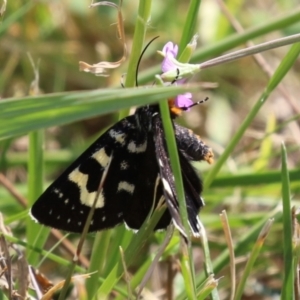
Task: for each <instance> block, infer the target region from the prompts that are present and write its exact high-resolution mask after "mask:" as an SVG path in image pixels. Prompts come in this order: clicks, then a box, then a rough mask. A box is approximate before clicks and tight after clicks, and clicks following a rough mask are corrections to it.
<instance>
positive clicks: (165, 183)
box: [162, 178, 173, 196]
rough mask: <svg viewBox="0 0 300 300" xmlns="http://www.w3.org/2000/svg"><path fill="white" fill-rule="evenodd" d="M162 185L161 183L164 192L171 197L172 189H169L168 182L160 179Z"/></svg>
mask: <svg viewBox="0 0 300 300" xmlns="http://www.w3.org/2000/svg"><path fill="white" fill-rule="evenodd" d="M162 183H163V185H164V189H165V191H166V192H167V193H168V194H169V195H170V196H173V193H172V189H171V187H170V185H169V182H168V181H167V180H166V179H164V178H162Z"/></svg>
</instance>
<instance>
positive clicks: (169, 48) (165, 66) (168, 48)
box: [161, 42, 178, 73]
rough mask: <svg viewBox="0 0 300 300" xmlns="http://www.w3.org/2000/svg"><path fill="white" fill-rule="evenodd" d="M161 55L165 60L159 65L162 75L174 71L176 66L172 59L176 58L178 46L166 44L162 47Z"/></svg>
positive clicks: (170, 43)
mask: <svg viewBox="0 0 300 300" xmlns="http://www.w3.org/2000/svg"><path fill="white" fill-rule="evenodd" d="M162 53H163V54H164V56H165V58H164V60H163V62H162V64H161V70H162V71H163V72H164V73H165V72H168V71H172V70H176V65H175V64H174V61H173V59H175V58H176V56H177V53H178V46H177V45H176V44H173V43H172V42H168V43H166V44H165V46H164V47H163V50H162Z"/></svg>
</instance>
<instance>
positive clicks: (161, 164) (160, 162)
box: [158, 158, 163, 167]
mask: <svg viewBox="0 0 300 300" xmlns="http://www.w3.org/2000/svg"><path fill="white" fill-rule="evenodd" d="M158 163H159V165H160V166H161V167H163V163H162V161H161V159H160V158H159V159H158Z"/></svg>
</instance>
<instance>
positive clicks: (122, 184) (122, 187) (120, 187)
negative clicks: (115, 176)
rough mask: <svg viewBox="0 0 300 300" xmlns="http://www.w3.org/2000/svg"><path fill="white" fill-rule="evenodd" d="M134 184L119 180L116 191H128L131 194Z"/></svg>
mask: <svg viewBox="0 0 300 300" xmlns="http://www.w3.org/2000/svg"><path fill="white" fill-rule="evenodd" d="M134 188H135V186H134V184H130V183H128V182H126V181H120V182H119V185H118V190H117V192H120V191H121V190H123V191H126V192H128V193H129V194H133V192H134Z"/></svg>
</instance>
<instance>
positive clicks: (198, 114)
mask: <svg viewBox="0 0 300 300" xmlns="http://www.w3.org/2000/svg"><path fill="white" fill-rule="evenodd" d="M1 3H2V5H3V3H4V2H3V1H2V2H0V4H1ZM116 3H117V4H118V2H116ZM89 4H90V2H89V1H85V0H76V1H67V0H61V1H26V2H24V1H19V0H14V1H8V3H7V7H6V11H5V12H4V13H3V16H2V18H1V24H0V97H1V99H5V98H10V97H15V98H20V97H23V96H26V95H28V93H29V90H30V84H31V82H32V80H33V78H34V73H33V69H32V66H31V64H30V61H29V59H28V56H27V53H29V54H30V55H31V57H32V58H33V60H34V61H35V63H36V64H38V66H39V68H38V69H39V88H40V93H41V94H50V93H56V92H67V91H80V90H93V89H105V88H109V87H120V86H121V83H122V82H123V80H124V79H123V77H122V76H123V75H124V74H125V76H126V70H127V62H125V63H124V64H123V65H122V66H121V67H120V68H118V69H114V70H112V71H111V72H110V73H109V76H108V77H96V76H94V75H92V74H88V73H85V72H80V71H79V67H78V62H79V61H85V62H87V63H90V64H93V63H96V62H99V61H102V60H105V61H116V60H118V59H120V58H121V56H122V44H121V43H120V41H119V40H118V35H117V28H116V16H117V12H116V10H115V9H113V8H109V7H99V8H89ZM225 4H226V7H227V9H228V11H229V12H230V14H231V17H232V19H231V21H232V22H239V23H240V24H241V25H242V26H243V28H244V29H245V30H246V32H251V30H253V31H254V32H255V34H254V38H253V40H252V41H253V42H254V43H255V44H258V43H262V42H265V41H271V40H273V39H276V38H280V37H283V36H287V35H290V34H294V33H298V32H299V31H300V17H298V20H299V21H297V17H295V16H297V14H300V7H299V3H298V1H291V0H287V1H282V0H277V1H274V0H273V1H269V0H267V1H263V2H262V1H242V0H234V1H233V0H229V1H226V3H225ZM188 5H189V1H179V0H178V1H174V0H164V1H159V0H156V1H153V4H152V10H151V19H150V20H149V22H148V30H147V33H146V38H145V41H146V42H148V41H150V39H151V38H153V37H154V36H157V35H158V36H159V39H157V40H156V41H155V42H153V43H152V45H151V46H150V47H149V49H148V50H147V51H146V53H145V55H144V57H143V60H142V63H141V66H140V69H139V84H140V85H141V86H142V85H148V86H151V85H152V83H153V81H154V77H153V74H155V72H156V73H159V72H160V69H159V67H160V63H161V57H159V55H158V54H157V53H156V50H161V49H162V47H163V45H164V44H165V43H166V42H168V41H173V42H175V43H179V42H180V39H181V35H182V28H183V26H184V23H185V18H186V12H187V9H188ZM137 9H138V2H137V1H128V0H124V3H123V6H122V13H123V18H124V26H125V29H124V30H125V35H126V44H127V47H128V50H129V52H130V49H131V44H132V39H133V34H134V29H135V22H136V18H137ZM289 16H290V17H289ZM277 19H282V20H283V21H282V22H281V23H276V22H275V21H276V20H277ZM231 21H230V19H228V16H227V17H226V14H224V9H222V5H221V4H220V2H218V1H211V0H206V1H202V3H201V6H200V10H199V14H198V22H197V29H196V32H194V33H195V34H198V45H197V51H196V53H195V56H194V58H193V59H192V62H194V63H195V62H197V63H200V62H203V61H205V60H207V59H209V58H214V57H216V56H218V55H220V54H222V53H223V51H225V50H226V51H233V50H235V49H238V48H244V47H245V44H244V43H243V38H241V41H240V42H238V41H236V42H232V43H230V40H231V39H232V38H233V37H235V36H241V37H243V33H239V34H236V30H235V29H234V28H233V26H232V22H231ZM273 23H275V25H274V24H273ZM259 26H261V27H262V28H265V30H261V31H259V30H257V31H255V29H256V28H258V27H259ZM268 26H269V27H268ZM266 28H268V29H266ZM222 43H223V44H222ZM224 45H225V46H224ZM288 49H289V46H288V47H282V48H279V49H275V50H271V51H267V52H265V53H262V57H263V59H264V62H263V63H262V65H258V64H257V63H256V61H255V60H254V59H253V57H247V58H243V59H240V60H237V61H235V62H231V63H228V64H224V65H221V66H217V67H213V68H211V69H207V70H203V71H202V72H201V73H200V74H197V75H196V76H194V77H193V78H192V79H191V80H190V82H191V83H195V84H197V83H199V82H213V83H217V84H218V87H217V88H215V89H203V90H202V91H201V92H198V93H195V94H194V98H193V99H194V100H200V99H204V98H205V97H209V98H210V100H209V101H208V102H206V104H204V105H199V106H196V107H195V108H193V109H192V110H191V111H190V112H188V113H185V114H184V116H183V117H182V118H180V120H178V122H179V123H182V124H184V125H185V126H186V127H188V128H191V129H192V130H194V131H195V132H196V133H197V134H200V135H201V137H202V138H203V139H204V141H205V142H206V144H208V145H209V146H210V147H211V148H212V149H213V151H214V153H215V157H216V161H217V160H218V157H219V155H221V153H222V152H223V150H224V149H225V148H226V147H227V145H228V143H229V142H230V141H231V139H232V136H233V135H234V134H235V133H236V131H237V129H238V128H239V127H240V126H241V124H242V122H243V121H244V119H245V117H246V116H247V114H248V113H249V111H250V110H251V108H252V107H253V106H254V104H255V102H256V101H257V100H258V99H259V97H260V95H261V94H262V92H263V91H264V89H265V87H266V85H267V83H268V76H267V75H266V74H265V72H264V70H263V69H266V68H269V69H270V70H275V68H276V67H277V66H278V65H279V63H280V62H281V61H282V59H283V57H284V56H285V55H286V53H287V52H288ZM299 69H300V61H299V59H298V61H297V62H296V63H295V64H294V66H293V68H292V69H291V70H290V71H289V72H288V74H287V76H286V77H285V78H284V80H283V81H282V83H281V86H280V87H278V88H277V89H276V90H275V92H273V93H272V94H271V96H270V98H269V99H268V101H267V103H266V104H265V105H264V106H263V107H262V109H261V110H260V111H259V113H258V114H257V116H256V117H255V119H254V120H253V122H252V123H251V126H249V127H248V129H247V131H246V132H245V134H244V135H243V138H242V139H241V140H240V142H239V143H238V145H237V146H236V147H235V149H234V151H233V152H232V153H231V155H230V157H229V158H228V160H227V161H226V164H225V165H224V166H223V167H222V170H221V172H220V173H219V175H218V177H219V178H217V179H216V180H215V181H214V182H213V183H212V185H211V187H210V188H209V189H206V190H205V191H204V198H205V201H206V207H205V208H204V209H203V210H202V212H201V220H202V221H203V224H204V226H205V228H206V230H207V231H208V236H209V242H210V246H211V255H212V259H213V260H214V258H217V257H218V255H219V254H220V253H221V251H222V250H223V249H224V248H226V245H225V242H224V236H223V232H222V229H221V227H220V226H221V225H220V221H219V216H218V215H219V213H220V212H221V210H222V209H226V210H227V214H228V216H229V220H230V225H231V228H232V231H233V237H234V241H235V242H238V241H239V239H240V238H242V237H243V236H244V235H245V234H247V232H248V231H249V230H251V228H253V226H255V224H257V222H258V221H259V220H261V219H262V218H264V217H265V216H266V214H267V213H269V212H270V211H271V210H272V209H273V208H274V207H276V205H277V204H279V203H280V201H281V181H280V173H279V171H280V166H281V156H280V155H281V154H280V145H281V143H282V141H284V142H285V145H286V147H287V152H288V166H289V168H290V170H292V175H291V179H292V182H291V194H292V203H293V204H296V205H298V201H299V199H300V175H299V173H300V149H299V148H300V126H299V125H300V122H299V119H300V101H299V86H300V85H299V78H300V73H299ZM1 99H0V101H1ZM117 113H118V112H116V113H115V114H110V115H105V116H103V115H102V116H99V117H96V118H93V119H88V120H84V121H81V122H77V123H73V124H69V125H66V126H63V127H51V128H47V129H46V133H45V136H46V138H45V153H44V157H45V166H46V169H45V177H46V183H47V184H48V183H50V182H52V181H53V180H54V179H55V178H56V177H57V175H58V174H59V173H60V172H61V171H62V170H63V168H64V167H66V166H67V165H68V164H69V163H70V162H71V161H72V160H73V159H74V158H76V157H77V156H78V155H79V154H80V153H81V152H82V151H83V150H84V149H85V148H86V147H87V146H88V145H89V144H90V143H91V142H92V141H93V140H95V139H96V138H97V137H98V136H99V135H100V133H101V132H102V130H104V129H105V128H106V127H107V126H109V125H111V124H113V123H114V122H115V121H116V120H117V119H118V115H117ZM0 150H1V157H0V163H1V172H2V173H3V174H5V176H6V178H7V179H8V180H9V181H10V182H11V183H12V184H13V185H14V187H15V188H16V189H17V190H18V191H19V192H20V193H21V194H22V195H23V196H25V197H26V196H27V185H26V182H27V167H26V165H27V161H28V158H27V154H28V136H21V137H15V138H11V139H7V140H3V141H1V142H0ZM197 168H199V170H200V172H201V173H202V177H203V179H204V180H205V178H206V174H207V173H208V172H209V170H210V168H212V166H209V165H207V164H205V163H201V164H197ZM274 174H275V175H274ZM0 199H1V200H0V211H1V212H2V213H4V215H5V216H8V217H11V216H13V215H14V213H17V212H20V211H22V207H21V206H20V205H19V204H18V203H16V202H15V199H14V198H13V197H12V196H11V195H10V194H9V193H8V192H7V190H6V189H5V188H3V187H1V186H0ZM276 221H278V222H276ZM276 221H275V224H274V225H273V227H272V230H271V234H270V236H269V237H268V239H267V241H266V244H265V246H264V248H263V250H262V253H261V254H260V256H259V258H258V263H257V266H256V267H255V269H254V270H253V274H252V277H251V278H250V279H249V288H248V289H246V290H245V295H244V297H245V298H244V299H273V298H272V295H276V294H278V293H280V290H281V279H282V278H281V271H282V265H283V262H282V227H281V224H280V222H279V221H280V220H276ZM22 224H24V223H22V220H21V221H20V222H17V224H16V223H11V224H10V225H11V227H12V228H13V229H14V232H15V234H16V236H20V237H22V234H23V229H22ZM159 239H160V238H153V239H152V240H151V241H149V245H148V248H149V249H151V247H156V246H157V243H158V241H159ZM251 242H252V243H253V241H250V242H249V244H247V246H246V247H245V248H244V249H243V251H242V252H241V253H239V255H240V256H239V262H240V263H241V267H240V266H239V265H237V267H238V272H242V268H243V263H244V262H245V260H246V255H247V253H248V252H247V251H249V249H251V247H252V244H251ZM195 244H196V247H195V249H196V250H195V257H196V258H195V265H196V270H197V271H198V270H201V269H202V260H203V258H202V256H201V251H199V249H200V247H198V246H199V243H198V242H197V241H196V242H195ZM89 245H90V244H89ZM145 253H147V252H146V250H145ZM145 253H144V254H145ZM85 254H87V255H88V254H89V249H88V248H87V249H85ZM145 255H146V254H145ZM174 257H176V252H174V253H172V255H170V256H169V257H168V258H167V259H166V260H165V261H164V263H162V266H160V270H162V271H161V272H165V271H166V270H167V267H166V265H168V264H171V263H170V261H172V263H174V261H173V260H172V259H174ZM141 260H143V258H141ZM164 264H166V265H164ZM169 266H170V265H169ZM47 267H48V271H49V270H50V272H49V273H52V277H54V278H55V276H56V275H53V273H55V271H57V270H55V269H54V268H55V267H54V266H49V265H47ZM239 267H240V269H239ZM46 271H47V268H46ZM61 271H62V272H64V271H65V270H61ZM133 272H134V271H133ZM227 272H228V270H227V269H225V271H224V270H223V273H218V274H216V275H217V277H220V276H221V275H222V274H227ZM175 280H176V279H175ZM179 282H180V280H179ZM151 284H152V286H151V288H150V289H151V290H152V291H156V290H159V288H161V287H162V286H163V284H160V283H157V281H156V280H155V278H152V283H151ZM220 285H221V287H220V294H221V295H222V297H221V298H222V299H227V296H228V293H227V291H228V289H229V286H230V283H229V282H228V278H225V279H224V280H222V281H221V283H220ZM256 287H257V289H258V290H256ZM183 289H184V288H183V287H182V282H181V285H179V288H178V290H179V291H178V294H180V292H182V290H183ZM268 297H270V298H268ZM160 299H163V298H160ZM274 299H275V298H274Z"/></svg>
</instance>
